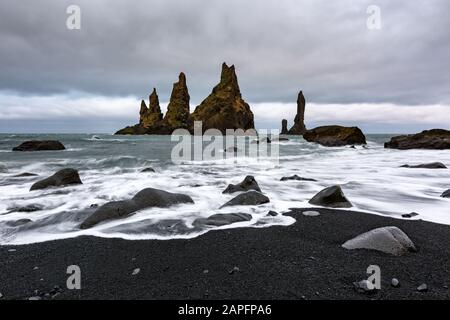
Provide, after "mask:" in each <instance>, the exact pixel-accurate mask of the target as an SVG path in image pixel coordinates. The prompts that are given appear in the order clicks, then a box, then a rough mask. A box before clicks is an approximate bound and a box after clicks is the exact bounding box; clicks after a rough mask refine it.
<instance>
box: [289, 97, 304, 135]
mask: <svg viewBox="0 0 450 320" xmlns="http://www.w3.org/2000/svg"><path fill="white" fill-rule="evenodd" d="M305 106H306V101H305V97H304V96H303V92H302V91H300V92H299V93H298V97H297V114H296V116H295V118H294V125H293V127H292V128H291V129H289V134H296V135H302V134H304V133H305V132H306V127H305Z"/></svg>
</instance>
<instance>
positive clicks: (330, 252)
mask: <svg viewBox="0 0 450 320" xmlns="http://www.w3.org/2000/svg"><path fill="white" fill-rule="evenodd" d="M307 210H311V208H305V209H293V210H292V211H291V212H290V213H288V214H286V215H290V216H293V217H294V218H295V219H296V220H297V221H296V222H295V223H294V224H292V225H290V226H272V227H267V228H266V227H265V228H247V227H246V228H235V229H225V230H212V231H209V232H207V233H206V234H203V235H200V236H198V237H196V238H192V239H173V240H123V239H119V238H97V237H90V236H82V237H78V238H71V239H63V240H55V241H49V242H43V243H35V244H28V245H20V246H0V261H1V264H2V272H1V273H0V292H1V293H2V295H3V298H2V299H3V300H9V299H28V298H30V297H35V296H39V297H41V298H42V299H157V300H158V299H237V300H241V299H256V300H262V299H268V300H279V299H283V300H303V299H306V300H317V299H325V300H328V299H352V300H353V299H381V300H384V299H420V300H422V299H450V290H449V289H448V288H449V286H450V250H448V248H449V246H450V238H449V237H448V234H449V232H450V226H449V225H441V224H436V223H431V222H425V221H421V220H402V219H395V218H389V217H383V216H377V215H372V214H367V213H362V212H355V211H343V210H332V209H314V210H315V211H319V212H320V215H319V216H316V217H309V216H304V215H303V214H302V213H301V212H303V211H307ZM384 226H397V227H399V228H400V229H402V230H403V231H404V232H405V233H406V234H407V235H408V236H409V237H410V238H411V240H412V241H413V242H414V243H415V245H416V247H417V248H418V252H417V253H409V254H407V255H405V256H401V257H397V256H390V255H387V254H384V253H381V252H377V251H369V250H353V251H348V250H346V249H344V248H342V247H341V245H342V243H344V242H345V241H347V240H349V239H351V238H353V237H355V236H357V235H359V234H361V233H363V232H366V231H369V230H371V229H374V228H378V227H384ZM9 249H15V251H12V252H11V251H9ZM373 264H375V265H378V266H380V268H381V290H379V291H377V292H375V293H371V294H364V293H358V292H356V291H355V290H354V288H353V282H355V281H360V280H363V279H367V278H368V275H367V274H366V269H367V267H368V266H369V265H373ZM69 265H78V266H79V267H80V269H81V290H69V289H67V288H66V280H67V278H68V277H69V275H68V274H67V273H66V271H67V267H68V266H69ZM138 268H139V269H140V270H139V273H137V274H135V275H132V273H133V271H135V270H136V269H138ZM392 278H397V279H398V280H399V281H400V286H399V287H397V288H394V287H392V286H391V284H390V283H391V279H392ZM422 283H426V284H427V286H428V291H427V292H419V291H417V287H418V286H419V285H421V284H422ZM55 286H57V288H58V290H56V291H57V292H56V294H54V293H55V290H54V288H55ZM36 290H37V291H36ZM52 290H53V291H52ZM46 293H47V295H46Z"/></svg>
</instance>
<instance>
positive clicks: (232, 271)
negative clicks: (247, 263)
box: [228, 267, 241, 274]
mask: <svg viewBox="0 0 450 320" xmlns="http://www.w3.org/2000/svg"><path fill="white" fill-rule="evenodd" d="M239 271H241V269H239V268H238V267H234V268H233V269H232V270H230V271H229V272H228V273H229V274H233V273H235V272H239Z"/></svg>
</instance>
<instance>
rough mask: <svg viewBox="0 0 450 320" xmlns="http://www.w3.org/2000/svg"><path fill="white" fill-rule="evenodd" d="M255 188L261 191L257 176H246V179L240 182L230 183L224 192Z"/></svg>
mask: <svg viewBox="0 0 450 320" xmlns="http://www.w3.org/2000/svg"><path fill="white" fill-rule="evenodd" d="M249 190H255V191H258V192H261V189H260V188H259V185H258V182H256V180H255V177H253V176H246V177H245V179H244V180H243V181H242V182H240V183H238V184H229V185H228V187H227V188H226V189H225V190H224V191H223V192H222V193H235V192H239V191H249Z"/></svg>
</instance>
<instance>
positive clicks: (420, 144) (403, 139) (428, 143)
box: [384, 129, 450, 150]
mask: <svg viewBox="0 0 450 320" xmlns="http://www.w3.org/2000/svg"><path fill="white" fill-rule="evenodd" d="M384 147H385V148H391V149H400V150H408V149H438V150H442V149H450V131H448V130H443V129H432V130H425V131H422V132H421V133H417V134H412V135H403V136H397V137H393V138H391V140H390V141H389V142H386V143H385V144H384Z"/></svg>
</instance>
